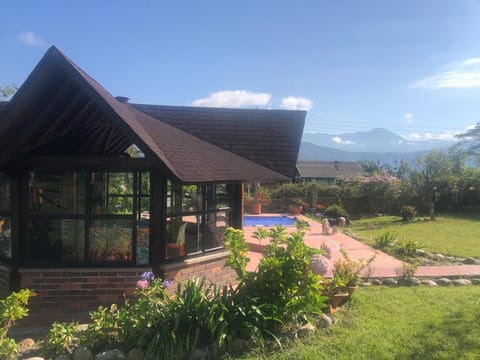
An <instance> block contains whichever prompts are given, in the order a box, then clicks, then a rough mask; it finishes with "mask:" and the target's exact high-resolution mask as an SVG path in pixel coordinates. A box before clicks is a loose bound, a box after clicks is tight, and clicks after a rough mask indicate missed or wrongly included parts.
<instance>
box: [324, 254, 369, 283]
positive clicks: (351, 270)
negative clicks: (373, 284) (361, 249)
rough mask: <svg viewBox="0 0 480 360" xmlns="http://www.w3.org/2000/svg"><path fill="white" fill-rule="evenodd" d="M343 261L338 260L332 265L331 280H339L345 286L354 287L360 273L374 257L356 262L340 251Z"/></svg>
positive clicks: (359, 277) (360, 275) (358, 280)
mask: <svg viewBox="0 0 480 360" xmlns="http://www.w3.org/2000/svg"><path fill="white" fill-rule="evenodd" d="M341 252H342V255H343V260H342V259H339V260H337V261H336V262H335V264H333V278H334V279H336V280H340V281H341V282H342V283H344V284H345V286H356V285H358V283H359V282H360V279H361V277H362V272H363V270H364V269H366V268H367V267H368V266H369V265H370V264H371V263H372V262H373V260H374V259H375V255H374V256H372V257H370V258H369V259H367V260H364V259H360V260H358V261H355V260H352V259H350V257H349V256H348V254H347V252H346V251H345V250H344V249H342V250H341Z"/></svg>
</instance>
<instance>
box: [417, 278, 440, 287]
mask: <svg viewBox="0 0 480 360" xmlns="http://www.w3.org/2000/svg"><path fill="white" fill-rule="evenodd" d="M420 282H421V283H422V285H425V286H430V287H434V286H437V283H436V282H435V281H433V280H430V279H424V280H420Z"/></svg>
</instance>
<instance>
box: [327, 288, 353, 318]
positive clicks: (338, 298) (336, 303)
mask: <svg viewBox="0 0 480 360" xmlns="http://www.w3.org/2000/svg"><path fill="white" fill-rule="evenodd" d="M349 296H350V295H349V294H348V293H347V292H345V293H338V294H332V295H329V296H328V306H329V307H330V313H332V314H333V313H334V312H336V311H337V310H338V308H339V307H340V305H342V304H343V303H344V302H345V301H347V299H348V298H349Z"/></svg>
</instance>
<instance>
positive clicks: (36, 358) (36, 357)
mask: <svg viewBox="0 0 480 360" xmlns="http://www.w3.org/2000/svg"><path fill="white" fill-rule="evenodd" d="M25 360H45V359H44V358H43V357H40V356H32V357H29V358H26V359H25Z"/></svg>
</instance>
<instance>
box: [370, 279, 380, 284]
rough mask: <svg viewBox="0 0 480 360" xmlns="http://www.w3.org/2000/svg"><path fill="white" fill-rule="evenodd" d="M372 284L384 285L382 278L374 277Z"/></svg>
mask: <svg viewBox="0 0 480 360" xmlns="http://www.w3.org/2000/svg"><path fill="white" fill-rule="evenodd" d="M371 283H372V285H382V280H379V279H373V280H372V281H371Z"/></svg>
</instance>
